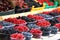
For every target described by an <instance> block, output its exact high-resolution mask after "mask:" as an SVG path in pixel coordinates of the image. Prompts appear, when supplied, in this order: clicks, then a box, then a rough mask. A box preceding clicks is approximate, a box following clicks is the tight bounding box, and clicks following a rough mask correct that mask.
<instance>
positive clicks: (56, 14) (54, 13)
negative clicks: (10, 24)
mask: <svg viewBox="0 0 60 40" xmlns="http://www.w3.org/2000/svg"><path fill="white" fill-rule="evenodd" d="M49 15H51V16H58V13H57V12H51V13H49Z"/></svg>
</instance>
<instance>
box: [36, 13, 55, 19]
mask: <svg viewBox="0 0 60 40" xmlns="http://www.w3.org/2000/svg"><path fill="white" fill-rule="evenodd" d="M36 15H39V16H42V17H44V18H45V19H46V20H51V19H53V18H54V17H53V16H51V15H46V14H36Z"/></svg>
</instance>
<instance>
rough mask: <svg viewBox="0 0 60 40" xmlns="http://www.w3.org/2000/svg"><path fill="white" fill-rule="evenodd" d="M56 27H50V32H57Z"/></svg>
mask: <svg viewBox="0 0 60 40" xmlns="http://www.w3.org/2000/svg"><path fill="white" fill-rule="evenodd" d="M57 32H58V29H57V28H56V27H54V26H53V27H51V34H57Z"/></svg>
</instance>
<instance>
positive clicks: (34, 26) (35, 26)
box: [27, 24, 40, 29]
mask: <svg viewBox="0 0 60 40" xmlns="http://www.w3.org/2000/svg"><path fill="white" fill-rule="evenodd" d="M27 26H28V28H29V29H32V28H38V29H40V26H37V25H36V24H28V25H27Z"/></svg>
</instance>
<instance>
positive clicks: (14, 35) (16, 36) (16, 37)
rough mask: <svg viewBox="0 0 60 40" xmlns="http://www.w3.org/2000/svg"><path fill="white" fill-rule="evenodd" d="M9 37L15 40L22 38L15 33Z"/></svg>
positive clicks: (22, 36) (21, 35)
mask: <svg viewBox="0 0 60 40" xmlns="http://www.w3.org/2000/svg"><path fill="white" fill-rule="evenodd" d="M10 37H11V38H15V39H22V38H24V35H23V34H20V33H15V34H11V36H10Z"/></svg>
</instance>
